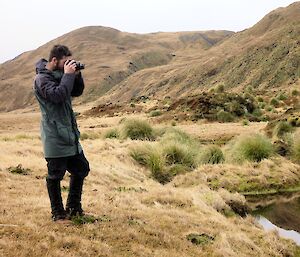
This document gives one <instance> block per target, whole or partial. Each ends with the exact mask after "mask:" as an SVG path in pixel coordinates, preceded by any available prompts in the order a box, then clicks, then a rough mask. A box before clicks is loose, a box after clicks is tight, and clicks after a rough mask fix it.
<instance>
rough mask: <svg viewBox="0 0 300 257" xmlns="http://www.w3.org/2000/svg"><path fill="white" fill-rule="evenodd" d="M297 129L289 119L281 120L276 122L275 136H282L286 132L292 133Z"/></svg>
mask: <svg viewBox="0 0 300 257" xmlns="http://www.w3.org/2000/svg"><path fill="white" fill-rule="evenodd" d="M294 130H295V129H294V127H293V126H292V125H291V124H290V123H289V122H287V121H280V122H278V123H277V124H276V126H275V128H274V130H273V136H276V137H279V138H282V137H283V136H284V134H286V133H291V132H293V131H294Z"/></svg>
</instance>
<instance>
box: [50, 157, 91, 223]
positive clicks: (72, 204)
mask: <svg viewBox="0 0 300 257" xmlns="http://www.w3.org/2000/svg"><path fill="white" fill-rule="evenodd" d="M46 161H47V167H48V176H47V178H46V182H47V189H48V194H49V198H50V203H51V210H52V216H53V218H54V219H55V218H57V217H58V218H64V216H65V214H66V212H65V210H64V207H63V202H62V197H61V187H60V181H61V180H62V179H63V177H64V175H65V173H66V171H68V172H69V173H70V174H71V178H70V186H69V195H68V199H67V204H66V210H67V211H68V212H72V213H76V212H78V213H82V208H81V195H82V187H83V181H84V178H85V177H86V176H87V175H88V173H89V171H90V167H89V162H88V160H87V159H86V158H85V156H84V153H83V152H81V153H80V154H77V155H74V156H69V157H60V158H46Z"/></svg>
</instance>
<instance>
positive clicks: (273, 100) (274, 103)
mask: <svg viewBox="0 0 300 257" xmlns="http://www.w3.org/2000/svg"><path fill="white" fill-rule="evenodd" d="M270 105H272V106H274V107H279V101H278V100H277V99H276V98H272V99H271V100H270Z"/></svg>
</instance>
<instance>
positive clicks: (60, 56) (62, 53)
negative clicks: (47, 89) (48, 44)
mask: <svg viewBox="0 0 300 257" xmlns="http://www.w3.org/2000/svg"><path fill="white" fill-rule="evenodd" d="M70 56H72V53H71V51H70V50H69V48H68V47H66V46H64V45H55V46H54V47H53V48H52V49H51V51H50V55H49V65H50V68H51V70H64V64H65V62H66V60H68V59H70Z"/></svg>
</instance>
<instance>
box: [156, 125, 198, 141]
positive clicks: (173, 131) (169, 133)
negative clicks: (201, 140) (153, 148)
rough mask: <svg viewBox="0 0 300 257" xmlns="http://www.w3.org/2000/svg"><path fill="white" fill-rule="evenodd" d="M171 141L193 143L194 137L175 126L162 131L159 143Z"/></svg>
mask: <svg viewBox="0 0 300 257" xmlns="http://www.w3.org/2000/svg"><path fill="white" fill-rule="evenodd" d="M171 141H173V142H178V143H181V144H186V145H191V144H194V143H195V140H194V138H193V137H191V136H190V135H189V134H187V133H185V132H184V131H182V130H180V129H177V128H167V129H165V130H164V132H163V133H162V138H161V143H162V144H164V143H167V142H171Z"/></svg>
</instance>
